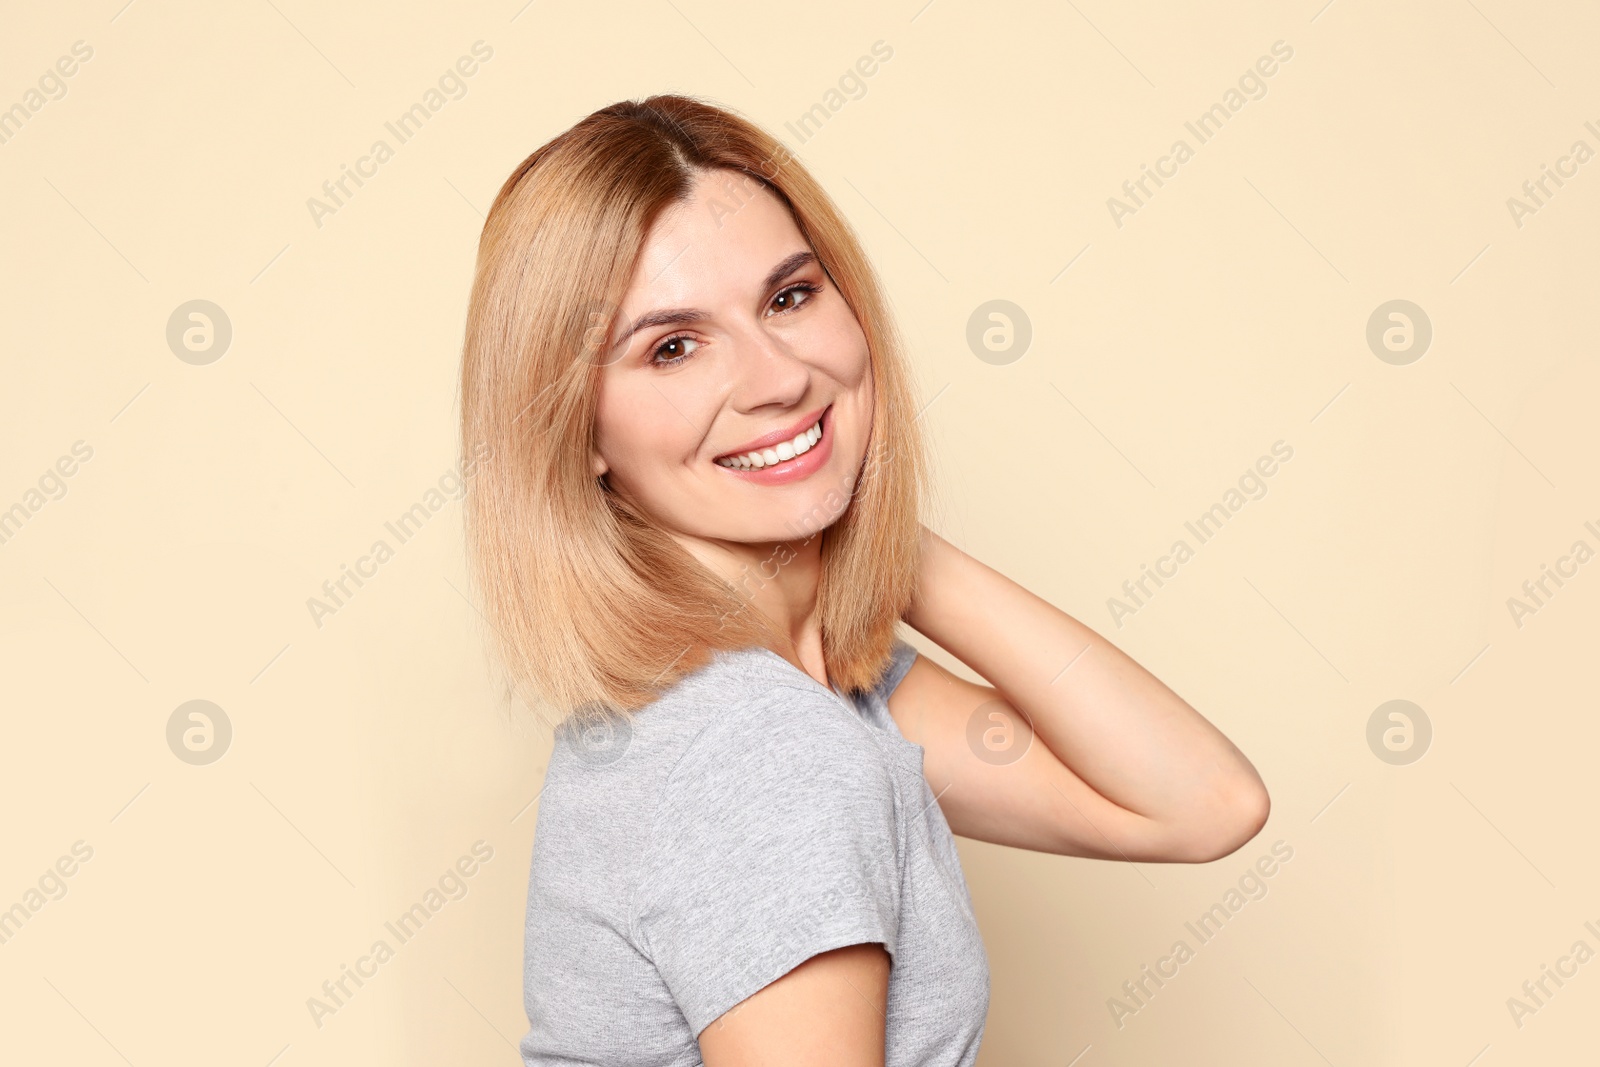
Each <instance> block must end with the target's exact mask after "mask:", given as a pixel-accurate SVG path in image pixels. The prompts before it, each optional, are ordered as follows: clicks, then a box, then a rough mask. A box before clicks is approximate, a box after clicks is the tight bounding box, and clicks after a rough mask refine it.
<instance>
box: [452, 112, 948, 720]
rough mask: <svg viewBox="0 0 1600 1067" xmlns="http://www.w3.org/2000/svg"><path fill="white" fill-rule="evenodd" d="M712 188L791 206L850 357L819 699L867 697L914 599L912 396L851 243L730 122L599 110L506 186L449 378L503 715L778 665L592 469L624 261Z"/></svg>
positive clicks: (771, 644)
mask: <svg viewBox="0 0 1600 1067" xmlns="http://www.w3.org/2000/svg"><path fill="white" fill-rule="evenodd" d="M715 169H727V170H730V171H736V172H741V173H743V174H744V175H747V176H748V177H747V178H745V179H742V181H744V183H745V184H746V186H747V187H751V190H752V192H753V191H754V187H753V186H752V185H751V183H752V182H754V183H759V184H760V186H762V187H765V188H766V189H768V190H770V191H771V192H772V193H773V194H774V195H776V196H777V197H778V199H779V200H780V201H782V202H783V203H785V204H786V205H787V206H788V208H789V211H790V213H791V214H792V216H793V217H794V221H795V224H796V226H797V227H798V229H799V230H800V232H801V234H802V235H803V236H804V237H805V238H806V240H807V241H808V242H809V243H810V245H811V248H812V250H813V251H814V252H815V253H816V255H817V257H818V259H819V260H820V261H821V263H822V265H823V268H824V269H825V270H826V271H827V273H828V275H829V277H830V278H831V279H832V280H833V284H834V285H835V286H836V287H837V288H838V290H839V292H840V294H841V295H842V296H843V297H844V299H845V301H846V302H847V303H848V304H849V306H850V308H851V310H852V311H853V312H854V313H855V317H856V320H857V321H858V322H859V323H860V325H861V329H862V331H863V333H864V334H865V335H866V341H867V348H868V352H869V358H870V361H871V369H872V376H873V379H874V385H875V397H874V414H873V429H872V434H871V439H870V440H869V442H868V447H867V455H866V456H865V457H864V459H863V462H862V467H861V470H860V471H858V472H857V473H856V476H855V478H854V480H853V483H852V484H847V485H842V486H839V487H837V488H836V489H835V490H832V491H830V493H829V495H828V501H829V503H830V512H831V513H830V514H828V515H825V516H821V517H820V519H821V521H819V522H817V523H816V525H817V526H818V527H824V528H823V529H822V530H821V534H822V542H821V578H820V583H819V588H818V591H817V611H818V614H819V616H820V620H821V630H822V645H823V656H824V658H825V660H826V662H827V664H828V671H829V675H830V679H831V681H832V683H833V684H834V685H836V686H838V687H839V688H840V689H841V690H842V691H844V692H850V691H853V690H861V689H866V688H868V687H870V686H871V685H872V684H873V683H874V682H876V681H877V679H878V678H879V676H880V675H881V673H882V670H883V669H884V667H885V665H886V662H887V659H888V656H889V652H890V648H891V644H892V641H893V638H894V627H895V622H896V621H897V620H898V618H899V617H900V615H901V613H902V612H903V611H904V610H905V609H906V607H907V606H908V605H909V604H910V602H911V598H912V596H913V595H914V593H915V583H916V575H917V569H918V561H919V549H920V544H921V541H920V533H921V531H920V515H919V509H920V506H921V500H922V497H923V495H924V493H925V491H926V469H927V461H926V457H925V454H924V451H923V448H924V446H923V442H922V438H921V435H920V432H919V430H918V428H917V425H916V409H915V393H914V391H913V387H912V382H911V379H910V372H909V368H908V367H907V365H906V360H905V356H904V354H903V349H902V344H901V341H900V338H899V335H898V332H897V331H896V329H895V327H894V325H893V322H892V320H891V316H890V314H889V310H888V306H887V302H886V301H885V299H884V296H883V293H882V290H881V287H880V284H879V281H878V279H877V276H876V274H875V273H874V272H873V269H872V267H871V265H870V264H869V262H868V261H867V258H866V256H865V254H864V253H863V252H862V249H861V246H860V244H859V242H858V240H857V238H856V236H855V234H854V232H853V231H852V230H851V228H850V226H849V223H848V222H846V221H845V219H844V217H843V216H842V215H841V214H840V213H839V211H838V209H837V208H836V207H835V206H834V205H833V203H832V201H831V200H829V198H828V196H827V194H826V193H825V192H823V190H822V187H821V186H820V185H818V184H817V182H816V180H815V179H814V178H813V177H812V176H811V175H810V174H809V173H808V172H807V171H806V169H805V168H804V167H803V166H802V165H801V164H800V162H799V161H798V160H797V159H795V158H794V157H793V156H791V155H790V154H789V152H788V150H787V148H785V146H784V145H783V144H782V143H781V142H779V141H777V140H776V139H775V138H773V137H771V136H770V135H768V134H767V133H765V132H764V131H762V130H760V129H759V128H757V127H756V126H754V125H753V124H751V123H750V122H748V121H747V120H745V119H744V118H742V117H740V116H738V115H736V114H734V113H732V112H730V111H727V110H725V109H722V108H719V107H715V106H713V105H711V104H708V103H705V102H703V101H700V100H697V99H695V98H692V97H685V96H676V95H663V96H652V97H650V98H648V99H646V100H643V101H623V102H619V103H616V104H612V105H611V106H609V107H605V108H602V109H600V110H599V111H596V112H595V113H593V114H592V115H589V116H588V117H587V118H585V119H583V120H582V121H580V122H578V123H577V124H576V125H574V126H573V127H572V128H570V129H568V130H567V131H566V132H564V133H562V134H560V135H559V136H557V137H555V138H553V139H552V140H550V141H549V142H548V143H546V144H545V145H543V146H542V147H540V148H539V149H537V150H536V151H534V152H533V154H532V155H530V156H528V158H527V159H525V160H523V162H522V163H521V164H520V165H519V166H518V167H517V168H516V169H515V170H514V171H513V172H512V173H511V176H510V177H509V178H507V179H506V182H505V184H504V185H503V186H501V188H500V192H499V194H498V195H497V196H496V197H495V201H494V205H493V207H491V208H490V209H489V215H488V218H487V220H486V221H485V223H484V226H483V235H482V238H481V240H480V242H479V246H478V259H477V267H476V271H475V274H474V277H473V283H472V296H471V302H470V306H469V308H468V312H467V322H466V338H465V344H464V346H463V351H462V363H461V444H462V449H463V452H464V453H465V452H468V451H470V452H471V453H472V454H473V455H474V456H484V457H487V459H488V461H487V462H485V463H481V464H479V465H478V466H477V468H476V470H475V473H474V474H473V476H472V478H471V479H470V480H469V482H468V485H467V491H466V496H465V500H464V505H463V506H464V518H465V523H466V535H467V550H468V555H469V568H470V572H471V576H472V580H473V583H474V585H475V586H476V587H477V589H478V593H479V596H480V598H481V601H482V605H483V609H482V610H483V615H484V618H485V620H486V621H487V622H488V624H489V630H490V631H491V632H490V634H489V635H488V636H489V640H490V643H491V645H492V646H493V648H494V651H495V652H496V654H497V658H498V660H499V661H500V663H501V665H502V666H503V667H504V669H505V672H506V675H507V681H508V683H509V685H510V688H511V689H512V691H513V692H514V693H515V694H516V695H517V696H519V697H521V698H522V699H523V700H524V701H525V702H526V703H528V704H529V705H530V706H533V707H536V708H537V707H539V706H540V705H549V706H554V707H555V708H557V709H559V711H560V712H562V713H570V714H572V715H574V716H576V717H578V718H580V719H583V720H584V721H585V722H589V721H592V719H591V718H590V717H591V716H603V715H605V714H606V713H607V711H608V710H618V711H634V710H637V709H639V708H641V707H643V706H644V705H646V704H648V703H649V702H650V701H652V700H653V699H655V697H656V696H658V695H659V694H660V692H661V691H662V690H664V689H665V688H667V687H669V686H670V685H672V684H673V683H674V682H676V681H677V680H679V679H680V678H682V677H683V676H685V675H687V674H689V673H690V672H692V671H694V670H696V669H698V668H699V667H701V666H703V665H704V664H706V663H707V662H709V660H710V659H711V657H712V655H713V654H714V653H715V652H716V651H718V650H723V649H727V650H733V649H739V648H747V647H750V646H755V645H761V646H765V647H767V648H770V649H772V650H773V651H775V652H778V651H779V649H780V648H782V647H783V646H784V645H787V644H788V638H787V637H786V636H785V635H783V634H781V633H779V632H778V630H777V628H776V626H775V625H774V624H773V623H772V622H771V620H769V619H767V618H766V617H765V616H764V614H763V613H762V612H761V611H759V610H755V609H753V608H752V607H751V605H750V601H749V598H748V596H746V595H744V594H742V593H741V592H740V591H739V590H738V589H736V588H734V587H732V586H730V585H729V583H728V582H727V580H726V579H724V578H722V577H720V576H718V575H715V574H713V573H712V572H711V571H710V570H708V569H707V568H706V567H704V566H703V565H701V564H700V563H699V561H698V560H696V559H695V558H694V557H693V556H691V555H690V554H689V553H688V552H687V551H686V550H685V549H684V548H683V547H682V546H681V545H679V544H678V543H677V542H676V541H674V540H673V539H672V537H671V536H669V535H668V534H667V533H666V532H665V531H664V530H663V529H661V528H660V526H659V525H658V524H657V523H655V522H654V521H653V520H652V519H651V518H650V517H649V516H647V515H644V514H642V513H640V512H639V511H638V510H637V509H636V508H634V507H632V506H630V505H629V504H628V502H627V501H626V500H624V499H623V498H622V497H621V496H620V495H618V494H617V493H614V492H611V491H610V490H609V489H608V488H607V487H605V486H604V485H603V484H601V482H600V481H599V480H597V479H596V478H595V476H594V473H593V470H592V468H591V466H590V454H591V449H592V442H593V440H594V436H593V435H594V426H595V412H596V408H597V404H598V396H599V390H600V383H601V377H602V374H603V373H604V358H605V357H604V353H606V352H607V351H608V346H609V341H610V340H611V337H610V334H609V333H608V331H609V330H610V329H611V328H612V326H613V324H614V322H615V319H616V315H615V311H616V309H617V308H618V307H619V306H620V304H621V301H622V298H623V295H624V294H625V293H626V291H627V289H628V287H629V285H630V283H631V279H632V274H633V269H634V264H635V260H636V258H637V257H638V255H639V252H640V250H641V248H642V247H643V245H644V243H645V239H646V237H647V235H648V233H649V230H650V226H651V224H652V223H653V222H654V221H655V219H656V218H657V216H658V215H659V214H660V212H661V211H662V210H663V209H665V208H667V207H669V206H671V205H673V204H675V203H677V202H680V201H683V200H685V199H687V197H688V195H689V193H690V189H691V187H692V185H693V182H694V179H695V178H696V176H697V175H698V174H700V173H702V172H705V171H708V170H715ZM835 500H837V506H831V505H832V504H833V502H834V501H835ZM835 515H836V516H837V518H834V516H835ZM828 519H833V521H832V522H831V524H828V522H827V520H828ZM816 532H817V531H816V530H806V531H797V536H796V538H795V539H794V540H800V539H801V536H802V534H808V535H810V536H815V534H816ZM807 539H808V537H807ZM787 543H788V542H785V544H787ZM780 547H781V546H780ZM783 562H787V560H781V561H779V563H778V565H779V566H781V565H782V563H783ZM764 566H765V565H763V567H764ZM761 577H762V578H763V579H768V578H771V577H772V575H771V574H767V575H762V576H761ZM779 654H780V655H781V654H783V653H781V652H780V653H779Z"/></svg>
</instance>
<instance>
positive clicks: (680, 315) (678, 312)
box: [612, 251, 817, 349]
mask: <svg viewBox="0 0 1600 1067" xmlns="http://www.w3.org/2000/svg"><path fill="white" fill-rule="evenodd" d="M816 261H817V256H816V253H814V252H811V251H805V252H796V253H794V254H793V255H790V256H787V257H785V258H784V259H783V260H782V261H781V262H779V263H778V265H777V266H775V267H773V268H772V269H771V270H769V271H768V272H767V276H766V277H765V278H763V279H762V281H761V291H762V292H764V293H765V292H768V291H770V290H771V289H772V287H773V286H775V285H777V284H778V283H779V282H781V281H783V280H784V279H785V278H787V277H788V276H789V275H791V274H793V273H794V272H795V271H797V270H799V269H800V268H801V267H804V266H806V265H808V264H811V263H815V262H816ZM707 317H708V316H707V314H706V313H705V312H704V311H701V310H700V309H699V308H662V309H660V310H657V311H649V312H646V313H645V314H643V315H640V316H639V318H638V319H637V320H636V321H635V322H634V323H633V325H632V326H631V327H629V329H628V332H627V333H625V334H623V335H622V336H621V337H619V338H617V340H616V342H615V343H614V344H613V345H612V348H613V349H619V348H622V347H623V346H625V345H626V344H627V343H628V339H629V338H631V337H632V336H633V335H634V334H636V333H639V332H640V331H641V330H650V329H654V328H655V327H657V326H681V325H683V324H684V323H689V322H698V321H699V320H701V319H704V318H707Z"/></svg>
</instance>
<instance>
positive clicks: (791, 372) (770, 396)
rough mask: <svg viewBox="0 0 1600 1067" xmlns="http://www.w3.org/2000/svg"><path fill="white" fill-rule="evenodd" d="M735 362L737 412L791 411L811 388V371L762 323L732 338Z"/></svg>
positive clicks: (732, 368)
mask: <svg viewBox="0 0 1600 1067" xmlns="http://www.w3.org/2000/svg"><path fill="white" fill-rule="evenodd" d="M729 347H730V349H731V351H732V355H733V358H732V360H730V361H729V362H730V363H731V366H730V367H729V368H728V373H729V374H730V375H731V376H732V377H733V390H732V392H731V394H730V399H731V402H732V404H733V406H734V408H735V409H737V410H739V411H741V412H759V411H761V409H763V408H768V407H771V408H791V407H794V406H795V405H797V404H799V403H800V402H801V401H803V400H804V399H805V397H806V393H807V391H808V390H809V389H810V387H811V367H810V366H809V365H808V364H807V363H806V362H805V361H804V360H802V359H801V358H800V357H799V356H798V355H797V354H796V353H795V351H794V350H793V348H791V347H790V346H789V344H788V343H787V342H786V341H784V339H783V338H782V337H780V336H779V335H778V334H776V333H775V332H774V331H772V330H769V329H767V328H765V326H764V324H762V323H760V322H756V323H751V324H747V325H743V326H741V327H740V328H739V329H738V330H736V331H735V332H734V333H733V334H732V336H730V338H729Z"/></svg>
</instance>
